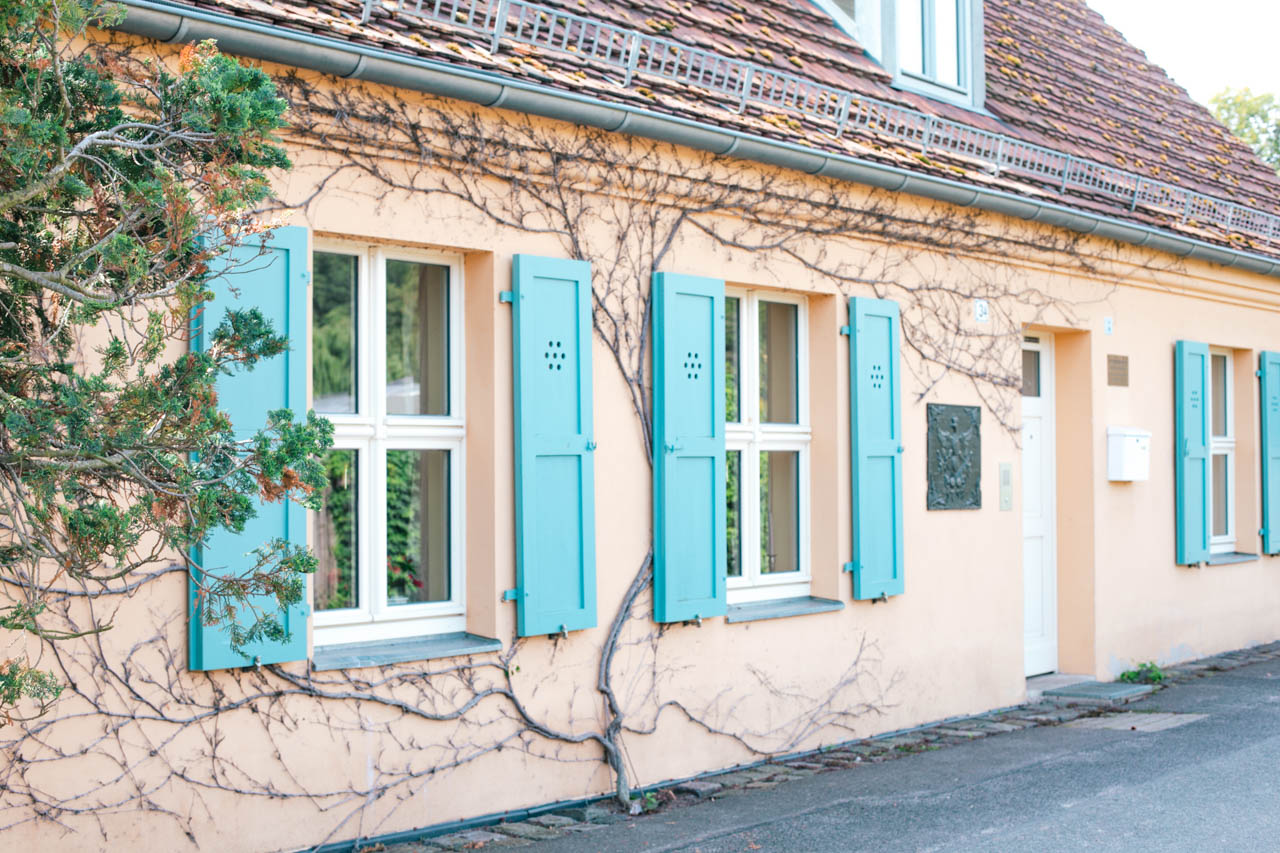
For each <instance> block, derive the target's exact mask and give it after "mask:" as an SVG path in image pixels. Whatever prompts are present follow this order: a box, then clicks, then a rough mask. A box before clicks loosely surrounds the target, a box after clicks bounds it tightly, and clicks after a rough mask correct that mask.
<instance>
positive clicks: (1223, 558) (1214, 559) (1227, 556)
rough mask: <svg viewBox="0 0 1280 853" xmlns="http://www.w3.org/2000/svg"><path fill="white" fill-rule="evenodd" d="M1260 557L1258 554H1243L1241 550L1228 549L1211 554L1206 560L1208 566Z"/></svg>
mask: <svg viewBox="0 0 1280 853" xmlns="http://www.w3.org/2000/svg"><path fill="white" fill-rule="evenodd" d="M1256 559H1258V555H1257V554H1242V553H1240V552H1239V551H1227V552H1225V553H1222V554H1210V555H1209V559H1207V560H1205V561H1204V564H1205V565H1206V566H1225V565H1228V564H1230V563H1248V562H1249V561H1251V560H1256Z"/></svg>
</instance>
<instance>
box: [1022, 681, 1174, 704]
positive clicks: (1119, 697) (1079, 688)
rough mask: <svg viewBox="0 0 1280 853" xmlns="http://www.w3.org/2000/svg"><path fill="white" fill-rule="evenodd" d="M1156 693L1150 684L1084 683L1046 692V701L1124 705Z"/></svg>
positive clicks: (1121, 682)
mask: <svg viewBox="0 0 1280 853" xmlns="http://www.w3.org/2000/svg"><path fill="white" fill-rule="evenodd" d="M1153 692H1155V688H1154V687H1152V686H1151V685H1150V684H1127V683H1125V682H1123V681H1105V682H1104V681H1082V682H1080V683H1079V684H1071V685H1067V686H1066V687H1054V688H1052V689H1050V690H1046V691H1044V696H1045V698H1046V699H1059V700H1061V699H1067V700H1071V701H1074V702H1096V703H1098V704H1104V705H1122V704H1124V703H1126V702H1132V701H1133V700H1134V699H1138V698H1140V697H1142V696H1146V695H1148V694H1149V693H1153Z"/></svg>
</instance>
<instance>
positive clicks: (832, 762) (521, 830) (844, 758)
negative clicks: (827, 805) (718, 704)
mask: <svg viewBox="0 0 1280 853" xmlns="http://www.w3.org/2000/svg"><path fill="white" fill-rule="evenodd" d="M1277 660H1280V643H1273V644H1270V645H1267V646H1259V647H1255V648H1251V649H1243V650H1240V651H1236V652H1228V653H1226V654H1221V655H1216V656H1214V657H1210V658H1205V659H1203V660H1198V661H1194V662H1191V663H1185V664H1180V665H1177V666H1171V667H1168V668H1165V669H1164V673H1165V675H1166V676H1167V678H1166V680H1165V681H1164V682H1163V683H1161V684H1160V685H1158V686H1157V691H1156V692H1155V693H1154V694H1150V695H1148V696H1147V697H1142V698H1141V699H1139V700H1136V701H1134V702H1131V703H1129V704H1128V705H1126V706H1124V708H1123V709H1120V708H1117V707H1115V706H1111V705H1099V704H1089V703H1075V702H1072V703H1064V702H1063V701H1062V700H1059V701H1058V702H1054V701H1040V702H1035V703H1031V704H1027V705H1023V706H1020V707H1017V708H1013V709H1009V710H1004V711H999V712H994V713H988V714H980V715H976V716H973V717H967V718H964V719H958V720H948V721H946V722H943V723H939V724H936V725H932V726H926V727H923V728H920V729H918V730H913V731H910V732H907V733H900V734H894V735H889V736H881V737H877V738H870V739H866V740H861V741H857V742H854V743H849V744H844V745H841V746H837V747H833V748H828V749H824V750H820V751H817V752H814V753H809V754H806V755H801V756H796V757H790V758H787V759H782V760H777V761H769V762H765V763H762V764H758V765H754V766H749V767H743V768H738V769H734V770H729V771H726V772H723V773H718V774H714V775H707V776H704V777H701V778H698V779H695V780H691V781H687V782H683V783H679V784H674V785H670V786H663V787H659V788H655V789H651V790H650V791H648V793H649V794H651V796H650V797H648V798H647V799H648V801H649V802H650V803H652V804H654V805H655V806H656V807H655V808H653V809H652V810H651V811H650V812H649V813H646V814H642V815H639V816H630V815H625V814H622V813H620V812H619V811H618V810H617V809H616V808H614V807H613V806H612V805H610V804H609V803H608V802H607V801H602V802H598V803H592V804H588V805H583V806H577V807H574V808H564V809H558V810H554V811H549V812H547V813H544V814H538V815H536V816H533V817H529V818H528V819H526V820H522V821H517V822H504V823H496V824H492V825H488V826H483V827H477V828H473V829H469V830H466V831H462V832H454V833H451V834H448V835H438V836H434V837H428V838H424V839H423V840H420V841H413V842H404V843H398V844H393V845H383V844H373V845H369V846H364V847H359V848H357V849H358V850H360V851H362V853H441V851H457V850H480V849H486V850H487V849H494V850H496V849H499V848H503V849H505V848H509V847H527V846H537V845H539V842H544V841H549V840H552V839H564V840H566V841H568V840H569V839H570V838H572V837H573V836H575V835H581V834H584V833H594V832H596V831H597V830H600V829H602V828H604V827H606V826H609V825H612V824H618V823H627V824H629V825H631V826H633V827H634V828H635V829H636V830H638V831H643V829H644V824H645V823H646V822H651V821H662V820H663V816H664V815H667V816H670V815H671V812H672V811H673V810H679V809H682V808H685V807H688V806H691V805H695V804H699V803H705V802H707V801H714V800H721V799H724V798H728V797H734V796H737V795H741V794H744V793H746V792H751V791H759V790H761V789H774V788H777V787H778V786H784V785H786V784H787V783H788V782H790V781H792V780H796V779H802V778H805V777H810V776H814V775H817V774H823V773H829V772H832V771H838V770H847V769H849V768H852V767H858V766H862V765H867V764H881V763H884V762H887V761H893V760H895V759H898V758H902V757H903V756H908V755H912V754H916V753H922V752H934V751H937V750H945V749H947V748H949V747H953V746H956V745H959V744H966V743H972V742H974V741H976V740H979V739H983V738H993V737H999V736H1001V735H1005V734H1008V733H1012V732H1018V731H1022V730H1024V729H1030V728H1036V727H1044V726H1061V725H1063V724H1067V727H1068V728H1071V729H1088V730H1112V731H1135V732H1157V731H1164V730H1167V729H1170V728H1174V727H1178V726H1182V725H1186V724H1188V723H1191V722H1195V721H1196V720H1199V719H1201V718H1202V716H1203V715H1198V714H1191V713H1177V714H1171V713H1142V712H1141V711H1142V710H1143V709H1142V707H1141V706H1142V705H1145V704H1146V703H1147V702H1149V701H1150V699H1151V696H1159V695H1160V691H1161V690H1164V689H1166V688H1168V687H1172V686H1175V685H1179V684H1187V683H1191V682H1195V681H1197V680H1199V679H1203V678H1206V677H1211V676H1213V675H1215V674H1217V673H1221V672H1228V671H1231V670H1235V669H1239V668H1240V667H1245V666H1249V665H1252V664H1259V663H1266V662H1271V661H1277ZM1118 711H1119V713H1117V712H1118ZM1277 802H1278V804H1280V799H1278V800H1277ZM582 840H583V841H587V839H585V838H584V839H582ZM1278 843H1280V842H1278ZM551 846H556V847H558V846H561V845H551ZM588 846H590V844H589V842H588ZM611 849H617V848H611ZM746 849H748V850H750V849H759V848H753V847H751V845H750V844H748V845H746Z"/></svg>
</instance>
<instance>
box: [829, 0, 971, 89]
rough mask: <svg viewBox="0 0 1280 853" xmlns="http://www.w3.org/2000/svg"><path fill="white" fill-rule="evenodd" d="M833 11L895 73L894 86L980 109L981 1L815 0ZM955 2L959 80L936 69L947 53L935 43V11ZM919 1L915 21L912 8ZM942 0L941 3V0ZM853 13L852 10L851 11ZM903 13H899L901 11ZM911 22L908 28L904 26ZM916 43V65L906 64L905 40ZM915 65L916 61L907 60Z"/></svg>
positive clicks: (936, 27)
mask: <svg viewBox="0 0 1280 853" xmlns="http://www.w3.org/2000/svg"><path fill="white" fill-rule="evenodd" d="M813 2H814V4H815V5H817V6H818V7H819V8H821V9H822V10H823V11H825V12H826V13H827V14H829V15H831V18H832V20H834V21H835V22H836V25H837V26H839V27H840V28H841V29H842V30H844V31H845V32H847V33H849V35H851V36H852V37H853V38H854V39H855V40H857V42H858V43H859V44H860V45H862V47H863V48H864V49H865V50H866V51H867V53H868V54H870V55H871V56H872V57H873V58H874V59H876V60H877V61H878V62H879V63H880V64H881V65H883V66H884V68H885V69H886V70H887V71H889V72H890V73H891V74H892V75H893V85H894V86H896V87H898V88H901V89H906V90H908V91H912V92H916V93H918V94H921V95H926V96H928V97H930V98H936V99H937V100H941V101H947V102H949V103H953V104H957V105H959V106H962V107H968V108H969V109H974V110H981V109H983V106H984V101H985V95H986V88H987V87H986V74H985V71H984V63H983V60H984V56H985V51H984V49H983V38H982V29H983V25H982V0H813ZM951 3H955V4H956V13H955V19H956V20H955V25H956V34H957V39H956V51H955V58H956V63H957V75H956V77H957V80H955V81H954V82H953V81H951V80H948V79H946V77H945V76H944V75H941V74H939V73H938V65H939V61H940V58H942V57H947V56H948V54H947V52H946V51H945V50H940V49H939V48H940V45H938V43H937V33H938V30H939V20H938V18H939V13H940V11H945V5H949V4H951ZM908 4H910V6H915V5H916V4H919V7H920V11H919V15H918V18H919V20H918V21H917V20H915V17H916V16H915V15H914V14H913V13H914V10H913V9H911V8H908ZM944 4H945V5H944ZM850 12H852V15H850ZM900 13H903V14H900ZM904 27H910V29H911V32H910V33H908V32H905V31H903V28H904ZM911 38H918V39H919V43H920V51H919V56H920V59H921V62H920V63H919V66H918V67H915V68H912V67H908V62H910V60H911V59H912V58H913V57H912V55H911V54H912V53H914V52H911V53H909V52H908V51H904V50H902V47H903V46H904V45H906V44H908V43H909V42H908V39H911ZM911 64H912V65H915V64H916V63H911Z"/></svg>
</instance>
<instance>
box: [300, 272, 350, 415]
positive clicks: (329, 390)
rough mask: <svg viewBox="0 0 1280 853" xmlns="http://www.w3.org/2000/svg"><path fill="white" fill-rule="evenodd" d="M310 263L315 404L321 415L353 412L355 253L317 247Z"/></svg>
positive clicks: (313, 397) (312, 363)
mask: <svg viewBox="0 0 1280 853" xmlns="http://www.w3.org/2000/svg"><path fill="white" fill-rule="evenodd" d="M312 267H313V271H314V274H315V282H314V286H313V287H312V289H311V300H312V302H311V313H312V318H311V322H312V330H311V381H312V406H313V408H314V409H315V410H316V411H317V412H321V413H322V414H329V415H337V414H344V413H354V412H355V410H356V284H357V282H356V279H357V276H358V272H357V271H358V270H359V266H358V263H357V258H356V256H355V255H338V254H334V253H333V252H316V253H315V255H313V256H312Z"/></svg>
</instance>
